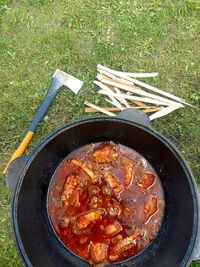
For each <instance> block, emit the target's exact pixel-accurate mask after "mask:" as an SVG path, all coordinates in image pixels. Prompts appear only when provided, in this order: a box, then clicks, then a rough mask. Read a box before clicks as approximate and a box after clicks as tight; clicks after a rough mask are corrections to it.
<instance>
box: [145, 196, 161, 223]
mask: <svg viewBox="0 0 200 267" xmlns="http://www.w3.org/2000/svg"><path fill="white" fill-rule="evenodd" d="M157 209H158V207H157V198H156V197H153V198H152V199H150V200H148V201H147V202H146V203H145V206H144V222H145V223H146V222H147V221H148V219H149V218H150V217H151V216H152V215H153V214H154V213H155V212H156V211H157Z"/></svg>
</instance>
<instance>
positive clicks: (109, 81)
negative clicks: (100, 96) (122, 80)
mask: <svg viewBox="0 0 200 267" xmlns="http://www.w3.org/2000/svg"><path fill="white" fill-rule="evenodd" d="M99 79H100V80H101V82H102V83H105V84H109V85H111V86H113V87H118V88H120V89H123V90H126V91H128V92H132V93H135V94H137V95H142V96H146V97H149V98H153V99H156V100H159V101H162V102H166V103H168V106H175V107H177V106H178V107H180V106H181V107H182V106H183V105H182V104H180V103H178V102H175V101H173V100H169V99H166V98H163V97H160V96H157V95H154V94H151V93H147V92H145V91H143V90H137V89H134V88H132V87H130V86H127V85H122V84H119V83H117V82H114V81H111V80H107V79H104V78H102V77H100V76H99Z"/></svg>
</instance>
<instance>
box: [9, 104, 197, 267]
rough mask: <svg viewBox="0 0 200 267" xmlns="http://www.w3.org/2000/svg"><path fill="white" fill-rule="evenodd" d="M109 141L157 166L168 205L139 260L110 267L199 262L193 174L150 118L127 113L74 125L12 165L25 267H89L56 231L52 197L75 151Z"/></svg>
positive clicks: (15, 224)
mask: <svg viewBox="0 0 200 267" xmlns="http://www.w3.org/2000/svg"><path fill="white" fill-rule="evenodd" d="M108 140H112V141H113V142H115V143H120V144H122V145H125V146H128V147H130V148H133V149H135V150H136V151H138V152H139V153H140V154H142V155H143V156H144V157H145V158H146V159H147V160H148V161H149V162H150V163H151V164H152V166H153V167H154V168H155V170H156V171H157V173H158V175H159V176H160V179H161V182H162V185H163V189H164V195H165V205H166V207H165V214H164V218H163V222H162V225H161V228H160V230H159V232H158V235H157V236H156V238H155V239H154V240H153V241H152V242H151V244H150V245H149V246H148V247H147V248H146V249H145V250H144V251H143V252H141V253H139V254H138V255H136V256H135V257H132V258H129V259H127V260H125V261H123V262H120V263H115V264H110V265H109V266H121V267H125V266H126V267H128V266H137V267H176V266H187V265H188V264H189V263H190V262H191V261H192V260H193V259H194V253H195V252H194V251H195V246H197V239H198V238H197V236H198V217H199V208H198V198H197V191H196V187H195V182H194V178H193V176H192V173H191V171H190V169H189V167H188V165H187V163H186V162H185V160H184V159H183V157H182V156H181V154H180V153H179V152H178V151H177V149H176V148H175V147H174V146H173V145H172V144H171V143H170V142H169V141H168V140H167V139H166V138H165V137H164V136H162V135H161V134H159V133H157V132H156V131H155V130H154V129H153V128H152V127H151V124H150V121H149V119H148V117H146V115H145V114H143V113H141V112H136V111H133V110H130V109H127V110H125V111H123V112H122V113H121V114H120V115H119V116H117V117H114V118H113V117H112V118H111V117H98V118H88V119H83V120H79V121H76V122H73V123H70V124H68V125H66V126H64V127H63V128H61V129H59V130H57V131H55V132H54V133H52V134H51V135H50V136H48V137H47V138H46V139H45V140H44V141H42V142H41V143H40V144H39V145H38V146H37V147H36V148H35V150H34V151H33V152H32V153H31V155H30V156H29V157H28V158H26V159H25V158H23V159H18V160H16V161H15V162H13V164H12V166H11V167H10V170H9V172H8V174H9V173H10V174H12V175H11V176H10V177H9V175H8V177H7V181H8V184H9V185H10V186H11V187H14V186H13V183H14V180H13V176H14V177H15V178H16V179H15V181H16V188H15V191H14V195H13V204H12V223H13V229H14V235H15V239H16V243H17V247H18V249H19V251H20V254H21V256H22V258H23V261H24V262H25V264H26V266H36V267H66V266H67V267H68V266H72V267H73V266H74V267H75V266H78V267H82V266H89V264H88V263H87V262H86V261H85V260H83V259H81V258H80V257H77V256H76V255H75V254H73V253H72V252H71V251H69V250H68V249H67V248H66V247H65V246H64V245H63V244H62V242H61V241H60V240H59V239H58V237H57V235H56V234H55V232H54V230H53V229H52V226H51V222H50V220H49V217H48V211H47V197H48V196H47V194H48V188H49V184H50V181H51V179H52V176H53V174H54V172H55V170H56V168H57V167H58V165H59V164H60V163H61V161H62V160H63V159H64V158H66V156H67V155H68V154H69V153H70V152H72V151H73V150H74V149H77V148H79V147H81V146H83V145H85V144H90V143H93V142H101V141H108ZM24 159H25V160H24ZM19 164H21V167H19ZM16 169H17V170H18V173H17V172H16ZM13 170H14V173H13ZM13 174H14V175H13ZM196 253H198V248H197V249H196Z"/></svg>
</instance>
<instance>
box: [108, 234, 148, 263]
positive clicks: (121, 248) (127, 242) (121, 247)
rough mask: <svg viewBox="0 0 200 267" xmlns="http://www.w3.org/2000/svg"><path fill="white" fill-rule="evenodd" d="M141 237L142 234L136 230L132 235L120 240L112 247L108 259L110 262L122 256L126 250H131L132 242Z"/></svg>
mask: <svg viewBox="0 0 200 267" xmlns="http://www.w3.org/2000/svg"><path fill="white" fill-rule="evenodd" d="M142 236H143V233H142V232H141V231H140V230H138V229H137V230H136V231H135V232H134V233H133V234H132V235H130V236H128V237H126V238H124V239H122V240H121V241H119V242H118V243H117V244H116V245H115V246H114V247H113V249H112V251H111V254H110V257H109V258H110V259H111V260H112V259H113V258H114V257H115V256H118V255H120V254H122V253H123V252H125V251H126V250H127V249H129V248H131V247H132V246H133V245H134V241H135V240H136V239H137V238H138V237H142ZM113 256H114V257H113Z"/></svg>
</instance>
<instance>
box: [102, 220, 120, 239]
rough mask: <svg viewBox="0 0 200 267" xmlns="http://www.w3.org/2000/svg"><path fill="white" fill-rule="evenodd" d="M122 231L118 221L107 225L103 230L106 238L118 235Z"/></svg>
mask: <svg viewBox="0 0 200 267" xmlns="http://www.w3.org/2000/svg"><path fill="white" fill-rule="evenodd" d="M121 230H122V227H121V225H120V223H119V222H118V221H115V222H114V223H113V224H109V225H108V226H106V228H105V234H106V235H107V236H113V235H116V234H118V233H119V232H120V231H121Z"/></svg>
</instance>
